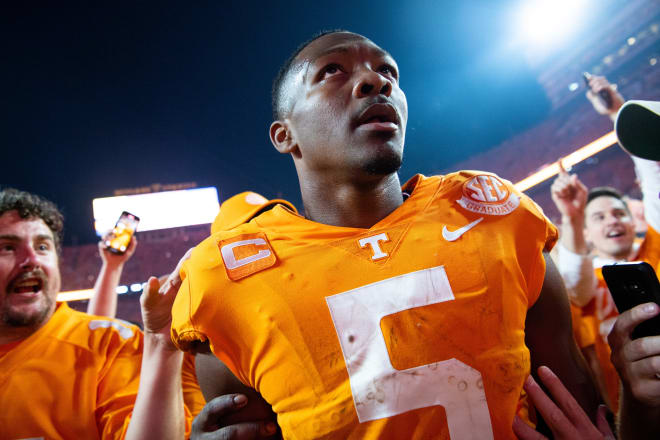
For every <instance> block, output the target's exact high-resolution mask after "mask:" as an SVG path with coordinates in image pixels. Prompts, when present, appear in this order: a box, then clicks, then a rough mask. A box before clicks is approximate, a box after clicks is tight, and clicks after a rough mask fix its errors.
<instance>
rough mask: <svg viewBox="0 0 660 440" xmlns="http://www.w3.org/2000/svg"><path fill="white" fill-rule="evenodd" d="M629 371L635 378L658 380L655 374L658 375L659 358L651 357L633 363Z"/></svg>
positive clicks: (659, 370) (659, 367) (659, 372)
mask: <svg viewBox="0 0 660 440" xmlns="http://www.w3.org/2000/svg"><path fill="white" fill-rule="evenodd" d="M631 371H632V373H633V374H634V375H635V376H638V377H644V378H647V379H654V380H658V379H657V376H656V374H660V356H651V357H648V358H646V359H641V360H638V361H636V362H633V363H632V365H631Z"/></svg>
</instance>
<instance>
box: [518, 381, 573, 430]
mask: <svg viewBox="0 0 660 440" xmlns="http://www.w3.org/2000/svg"><path fill="white" fill-rule="evenodd" d="M523 388H525V391H527V394H528V395H529V400H530V402H532V404H533V405H534V407H535V408H536V409H537V410H538V411H539V413H541V416H543V419H544V420H545V422H546V423H547V424H548V426H549V427H550V429H551V430H552V432H553V433H555V434H557V433H561V434H567V433H570V432H571V431H574V430H573V429H572V425H571V422H570V421H569V420H568V418H566V416H565V415H564V414H563V413H562V411H561V410H560V409H559V407H557V405H555V404H554V402H553V401H552V400H550V398H549V397H548V396H547V394H545V392H544V391H543V390H542V389H541V387H540V386H539V385H538V384H537V383H536V381H535V380H534V378H533V377H532V375H531V374H530V375H529V376H527V380H526V381H525V384H524V385H523Z"/></svg>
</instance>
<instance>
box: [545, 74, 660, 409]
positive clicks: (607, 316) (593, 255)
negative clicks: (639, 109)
mask: <svg viewBox="0 0 660 440" xmlns="http://www.w3.org/2000/svg"><path fill="white" fill-rule="evenodd" d="M590 85H591V88H592V90H590V91H589V92H588V95H587V96H588V98H589V99H590V101H591V102H592V104H593V106H594V108H595V109H596V111H598V112H599V113H601V114H605V115H607V116H609V117H610V119H612V121H615V120H616V116H617V113H618V111H619V109H620V108H621V107H622V106H623V104H624V100H623V97H622V96H621V95H620V94H619V93H618V92H617V91H616V89H615V88H614V87H613V86H612V85H611V84H610V83H609V82H607V80H606V79H605V78H603V77H599V76H594V77H592V79H591V81H590ZM603 92H605V93H608V94H609V96H610V97H611V102H612V106H611V107H606V106H605V105H604V104H603V102H602V100H601V99H600V98H599V96H600V95H599V93H603ZM630 157H631V159H632V162H633V164H634V166H635V171H636V174H637V177H638V179H639V182H640V185H641V188H642V192H643V195H644V200H643V203H644V211H645V216H646V222H647V223H648V230H647V233H646V237H645V238H644V240H643V241H642V242H641V243H636V242H635V222H634V219H633V217H632V215H631V212H630V209H629V208H628V206H627V204H626V202H625V200H624V198H623V196H622V195H621V194H620V193H619V192H618V191H617V190H616V189H614V188H610V187H600V188H593V189H592V190H590V191H589V190H587V188H586V187H585V186H584V184H582V182H581V181H580V180H579V179H578V176H577V175H575V174H573V175H569V174H568V173H565V172H563V173H561V174H560V176H559V177H558V178H557V179H556V181H555V182H554V183H553V185H552V188H551V191H552V198H553V200H554V202H555V204H556V206H557V208H558V209H559V211H560V213H561V214H562V238H561V242H560V246H559V259H558V267H559V270H560V271H561V273H562V275H563V276H564V279H565V280H566V285H567V287H568V292H569V293H570V296H571V301H572V302H573V304H575V305H576V306H579V307H581V309H582V314H583V317H584V319H585V320H586V321H587V322H588V323H589V325H590V326H591V327H592V329H593V331H594V333H595V334H596V344H595V348H596V354H597V359H598V362H599V363H600V368H601V370H602V372H603V378H604V382H605V388H606V393H607V395H608V396H607V400H608V401H609V402H610V403H611V406H612V410H614V411H616V410H617V408H618V405H619V404H618V402H619V376H618V374H617V372H616V370H615V369H614V366H613V365H612V363H611V361H610V355H611V351H610V347H609V345H608V343H607V336H608V334H609V333H610V331H611V329H612V326H613V325H614V322H615V321H616V319H617V316H618V312H617V309H616V306H615V305H614V301H613V300H612V297H611V295H610V293H609V290H608V289H607V285H606V284H605V281H604V280H603V277H602V273H601V267H602V266H603V265H605V264H613V263H615V262H618V261H633V260H644V261H646V262H648V263H649V264H651V265H652V266H653V267H654V268H656V270H657V267H658V264H659V263H660V232H659V231H660V199H659V198H658V193H659V192H660V162H656V161H652V160H647V159H642V158H639V157H635V156H630ZM590 248H591V251H590Z"/></svg>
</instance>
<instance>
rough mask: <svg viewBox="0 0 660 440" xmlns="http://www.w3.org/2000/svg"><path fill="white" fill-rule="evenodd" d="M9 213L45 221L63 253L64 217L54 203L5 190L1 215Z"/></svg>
mask: <svg viewBox="0 0 660 440" xmlns="http://www.w3.org/2000/svg"><path fill="white" fill-rule="evenodd" d="M8 211H16V212H18V215H19V216H20V217H21V218H24V219H36V218H39V219H41V220H43V222H44V223H46V226H48V228H49V229H50V230H51V231H52V232H53V239H54V240H55V248H56V249H57V252H58V253H59V252H60V251H61V249H62V247H61V246H62V237H63V232H64V216H63V215H62V213H61V212H60V211H59V210H58V209H57V206H55V204H54V203H53V202H51V201H50V200H46V199H44V198H43V197H40V196H38V195H36V194H32V193H29V192H26V191H19V190H17V189H15V188H5V189H3V190H0V215H3V214H4V213H5V212H8Z"/></svg>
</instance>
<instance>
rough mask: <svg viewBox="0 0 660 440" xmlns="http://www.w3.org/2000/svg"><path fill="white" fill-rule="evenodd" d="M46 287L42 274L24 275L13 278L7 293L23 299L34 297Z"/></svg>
mask: <svg viewBox="0 0 660 440" xmlns="http://www.w3.org/2000/svg"><path fill="white" fill-rule="evenodd" d="M45 285H46V279H45V276H44V275H42V274H33V273H32V274H24V275H19V276H18V277H16V278H14V279H13V280H12V281H11V283H10V285H9V288H8V289H7V291H8V293H10V294H12V295H19V296H20V297H24V298H31V297H36V296H38V295H39V293H40V292H42V291H43V289H44V286H45Z"/></svg>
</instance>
